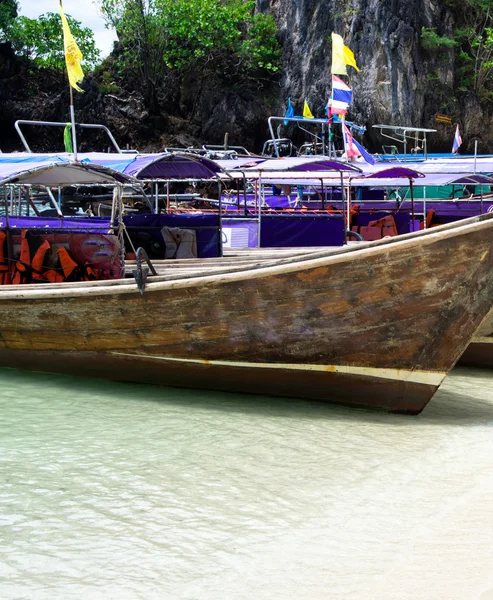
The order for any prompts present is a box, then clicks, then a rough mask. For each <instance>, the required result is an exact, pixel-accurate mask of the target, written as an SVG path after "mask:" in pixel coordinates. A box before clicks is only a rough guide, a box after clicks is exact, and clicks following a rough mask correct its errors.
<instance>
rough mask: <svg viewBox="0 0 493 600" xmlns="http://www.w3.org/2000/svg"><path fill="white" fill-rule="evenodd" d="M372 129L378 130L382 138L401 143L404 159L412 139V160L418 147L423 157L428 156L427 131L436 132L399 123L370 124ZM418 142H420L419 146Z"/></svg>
mask: <svg viewBox="0 0 493 600" xmlns="http://www.w3.org/2000/svg"><path fill="white" fill-rule="evenodd" d="M372 127H373V128H374V129H378V130H380V135H381V136H382V137H384V138H387V139H389V140H392V141H393V142H397V143H399V144H402V145H403V147H404V160H406V159H407V145H408V143H410V142H412V141H413V140H414V144H415V146H414V148H413V150H415V151H416V152H415V153H412V150H411V156H410V158H412V159H413V160H415V159H416V153H417V150H418V149H419V150H420V151H421V150H422V151H423V156H424V158H428V147H427V139H426V134H427V133H436V131H437V130H436V129H424V128H422V127H403V126H400V125H382V124H377V125H372ZM419 144H422V145H421V146H419Z"/></svg>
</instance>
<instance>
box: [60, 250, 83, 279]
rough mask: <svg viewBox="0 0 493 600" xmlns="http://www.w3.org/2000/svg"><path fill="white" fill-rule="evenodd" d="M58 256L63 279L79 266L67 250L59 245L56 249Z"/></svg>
mask: <svg viewBox="0 0 493 600" xmlns="http://www.w3.org/2000/svg"><path fill="white" fill-rule="evenodd" d="M57 254H58V258H59V259H60V264H61V266H62V271H63V275H64V277H65V279H68V278H69V277H70V275H72V273H73V271H74V270H75V269H76V268H77V267H78V266H79V265H78V263H76V262H75V260H74V259H73V258H72V257H71V256H70V254H69V253H68V250H67V249H66V248H65V247H64V246H61V247H60V248H58V250H57Z"/></svg>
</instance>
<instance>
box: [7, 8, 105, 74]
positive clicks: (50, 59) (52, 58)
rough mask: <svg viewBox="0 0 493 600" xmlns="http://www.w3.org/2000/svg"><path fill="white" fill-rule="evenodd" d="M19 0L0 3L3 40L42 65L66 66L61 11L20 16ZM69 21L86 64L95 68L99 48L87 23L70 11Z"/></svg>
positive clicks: (59, 67) (98, 56)
mask: <svg viewBox="0 0 493 600" xmlns="http://www.w3.org/2000/svg"><path fill="white" fill-rule="evenodd" d="M17 10H18V4H17V2H16V0H7V1H6V2H3V3H1V4H0V40H4V41H9V42H10V43H11V44H12V48H13V49H14V52H15V53H16V54H17V55H19V56H23V57H25V58H27V59H29V60H31V61H32V62H33V63H34V64H36V65H37V66H39V67H46V68H50V69H58V70H63V69H65V56H64V49H63V30H62V23H61V19H60V15H59V14H58V13H46V14H45V15H41V16H40V17H39V18H38V19H28V18H27V17H23V16H20V17H18V16H17ZM66 16H67V21H68V23H69V26H70V31H71V32H72V35H73V36H74V39H75V40H76V42H77V44H78V46H79V48H80V50H81V52H82V56H83V57H84V60H83V63H82V65H83V67H84V66H85V67H86V68H89V69H92V68H94V66H95V65H96V64H97V63H98V62H100V52H99V50H98V49H97V48H96V44H95V43H94V36H93V33H92V31H91V29H89V28H88V27H81V23H80V21H76V20H75V19H72V17H70V16H69V15H66Z"/></svg>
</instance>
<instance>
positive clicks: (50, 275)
mask: <svg viewBox="0 0 493 600" xmlns="http://www.w3.org/2000/svg"><path fill="white" fill-rule="evenodd" d="M43 277H44V278H45V279H47V280H48V281H50V282H51V283H61V282H62V281H65V277H64V276H63V275H62V274H61V273H58V272H57V271H55V269H50V270H49V271H45V272H44V273H43Z"/></svg>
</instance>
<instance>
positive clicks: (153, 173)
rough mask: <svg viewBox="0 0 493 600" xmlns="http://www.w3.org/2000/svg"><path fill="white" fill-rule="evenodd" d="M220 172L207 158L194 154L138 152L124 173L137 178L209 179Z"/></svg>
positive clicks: (219, 168) (217, 166)
mask: <svg viewBox="0 0 493 600" xmlns="http://www.w3.org/2000/svg"><path fill="white" fill-rule="evenodd" d="M220 172H222V169H221V167H220V166H219V165H218V164H217V163H215V162H214V161H213V160H210V159H209V158H205V157H203V156H197V155H194V154H178V153H172V154H159V155H157V156H156V154H147V155H145V154H140V155H138V156H137V157H136V158H135V160H133V161H132V162H131V163H130V164H129V165H128V166H126V167H125V169H124V173H127V174H128V175H133V176H134V177H137V178H138V179H161V180H163V179H211V178H213V177H215V176H216V175H217V174H218V173H220Z"/></svg>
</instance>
